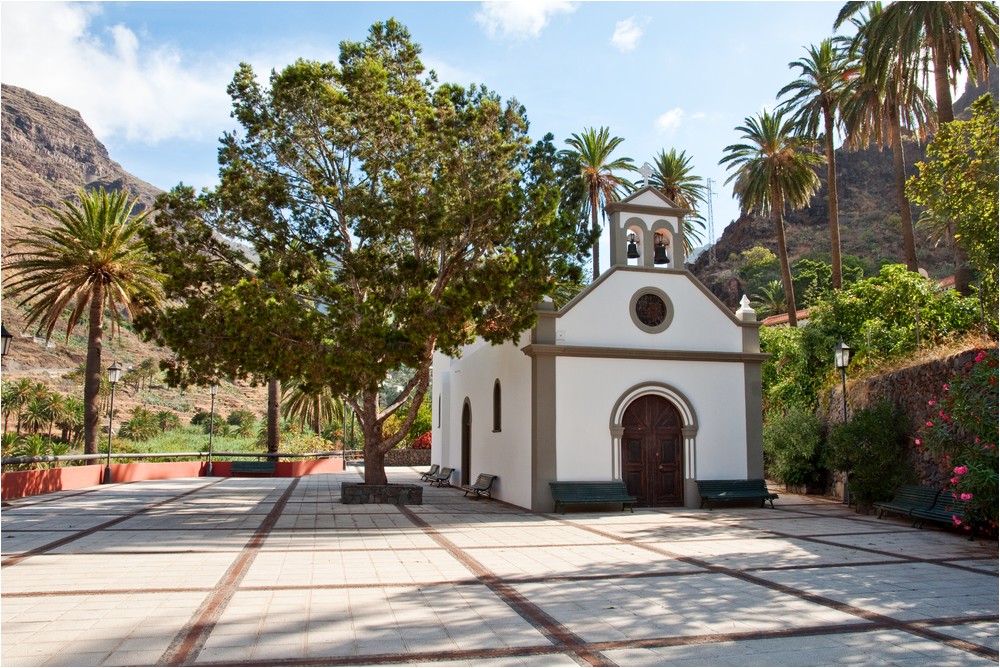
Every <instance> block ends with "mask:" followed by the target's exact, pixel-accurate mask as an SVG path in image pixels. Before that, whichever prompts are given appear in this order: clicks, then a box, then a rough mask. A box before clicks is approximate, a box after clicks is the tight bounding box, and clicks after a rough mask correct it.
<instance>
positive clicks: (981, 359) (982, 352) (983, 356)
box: [976, 350, 986, 363]
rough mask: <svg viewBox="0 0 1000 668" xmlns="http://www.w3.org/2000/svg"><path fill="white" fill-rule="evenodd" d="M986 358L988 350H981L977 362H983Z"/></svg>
mask: <svg viewBox="0 0 1000 668" xmlns="http://www.w3.org/2000/svg"><path fill="white" fill-rule="evenodd" d="M984 359H986V351H984V350H980V351H979V354H978V355H976V362H977V363H978V362H982V361H983V360H984Z"/></svg>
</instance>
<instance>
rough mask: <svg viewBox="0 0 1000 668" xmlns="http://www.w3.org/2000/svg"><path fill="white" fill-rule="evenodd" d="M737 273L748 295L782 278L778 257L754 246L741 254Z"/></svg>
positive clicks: (761, 247)
mask: <svg viewBox="0 0 1000 668" xmlns="http://www.w3.org/2000/svg"><path fill="white" fill-rule="evenodd" d="M738 262H739V264H738V265H737V269H736V272H737V274H738V275H739V277H740V280H741V281H743V284H744V285H745V286H746V288H745V290H746V292H748V293H753V292H756V289H757V288H759V287H760V286H762V285H765V284H767V283H768V282H770V281H772V280H777V279H779V278H780V275H781V274H780V273H779V272H780V268H779V267H778V256H777V255H775V254H774V253H772V252H771V251H770V250H768V249H767V248H764V247H763V246H754V247H753V248H748V249H746V250H745V251H743V252H741V253H740V257H739V261H738Z"/></svg>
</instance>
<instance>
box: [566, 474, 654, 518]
mask: <svg viewBox="0 0 1000 668" xmlns="http://www.w3.org/2000/svg"><path fill="white" fill-rule="evenodd" d="M549 488H550V489H551V490H552V499H553V500H554V501H555V502H556V512H559V507H560V506H568V505H577V504H590V503H620V504H622V511H624V510H625V506H626V505H627V506H628V509H629V511H630V512H635V510H634V509H633V508H632V506H634V505H635V502H636V501H637V499H636V498H635V497H634V496H632V495H631V494H629V493H628V489H627V488H626V487H625V483H624V482H622V481H621V480H611V481H607V482H590V481H566V482H550V483H549ZM563 512H564V513H565V512H566V511H565V510H563Z"/></svg>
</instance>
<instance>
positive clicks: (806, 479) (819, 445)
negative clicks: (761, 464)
mask: <svg viewBox="0 0 1000 668" xmlns="http://www.w3.org/2000/svg"><path fill="white" fill-rule="evenodd" d="M822 454H823V433H822V425H821V424H820V421H819V418H817V417H816V415H815V414H814V413H813V412H812V411H810V410H808V409H805V408H802V407H799V406H794V407H792V408H791V409H789V411H788V412H787V413H785V414H781V413H771V414H770V415H769V416H768V419H767V420H766V422H765V425H764V457H765V462H766V464H767V470H768V472H769V473H770V475H771V477H772V478H774V480H776V481H777V482H781V483H784V484H786V485H804V484H810V483H816V482H819V481H820V480H821V479H822V477H823V465H822V460H823V457H822Z"/></svg>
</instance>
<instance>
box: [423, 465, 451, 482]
mask: <svg viewBox="0 0 1000 668" xmlns="http://www.w3.org/2000/svg"><path fill="white" fill-rule="evenodd" d="M454 472H455V469H452V468H448V467H447V466H446V467H444V468H443V469H441V470H440V471H438V472H437V473H435V474H434V475H432V476H428V477H427V482H429V483H430V484H431V486H436V487H451V474H452V473H454Z"/></svg>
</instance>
